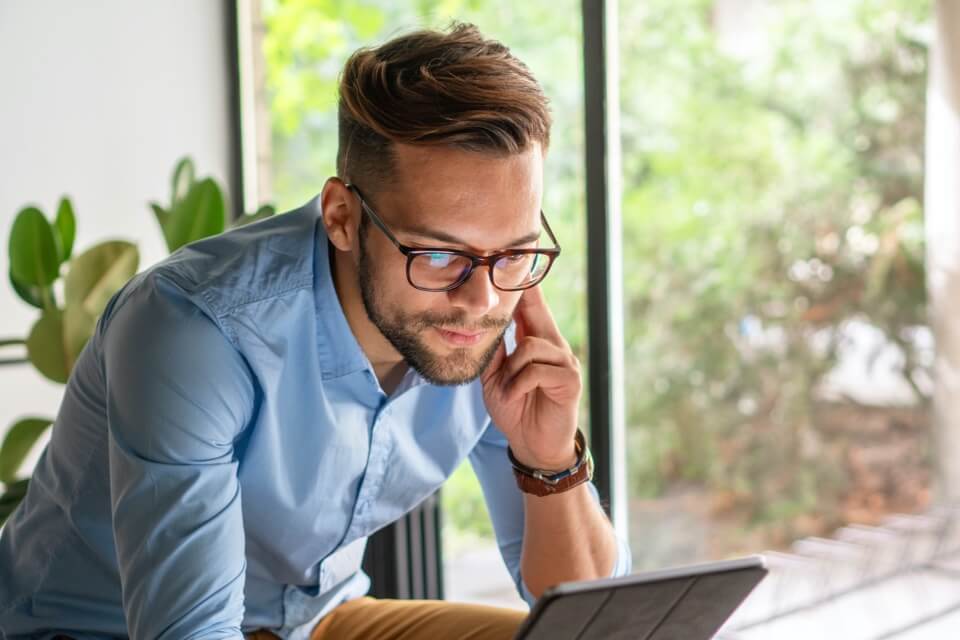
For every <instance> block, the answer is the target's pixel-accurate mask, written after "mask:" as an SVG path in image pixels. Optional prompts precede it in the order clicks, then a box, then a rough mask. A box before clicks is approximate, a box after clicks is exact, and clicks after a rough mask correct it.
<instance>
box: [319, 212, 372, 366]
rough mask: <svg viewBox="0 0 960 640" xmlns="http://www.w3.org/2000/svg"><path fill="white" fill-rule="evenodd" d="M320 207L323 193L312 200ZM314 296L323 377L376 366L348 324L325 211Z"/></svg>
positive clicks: (321, 220) (320, 220)
mask: <svg viewBox="0 0 960 640" xmlns="http://www.w3.org/2000/svg"><path fill="white" fill-rule="evenodd" d="M310 205H311V206H313V207H315V208H316V209H318V210H319V209H320V196H317V197H315V198H314V199H313V201H312V202H311V203H310ZM314 238H315V242H314V267H313V296H314V300H315V301H316V311H317V347H318V349H319V352H320V362H321V365H320V366H321V370H322V372H323V378H324V379H325V380H326V379H329V378H337V377H340V376H345V375H349V374H351V373H356V372H358V371H363V370H364V369H369V370H370V371H371V373H372V372H373V367H372V366H371V365H370V361H369V359H368V358H367V356H366V354H365V353H364V352H363V348H362V347H361V346H360V343H359V342H357V338H356V336H354V335H353V331H352V330H351V329H350V325H349V323H347V317H346V316H345V315H344V313H343V307H341V306H340V298H339V297H337V291H336V289H335V288H334V286H333V274H332V273H331V271H330V245H329V242H330V241H329V239H328V238H327V231H326V228H325V227H324V226H323V212H322V211H321V212H320V215H318V216H317V220H316V233H315V234H314Z"/></svg>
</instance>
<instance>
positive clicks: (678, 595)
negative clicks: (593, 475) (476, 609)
mask: <svg viewBox="0 0 960 640" xmlns="http://www.w3.org/2000/svg"><path fill="white" fill-rule="evenodd" d="M766 574H767V569H766V567H765V566H764V561H763V558H762V556H750V557H747V558H739V559H736V560H725V561H722V562H708V563H704V564H698V565H691V566H689V567H678V568H674V569H664V570H662V571H651V572H648V573H640V574H636V575H632V576H625V577H623V578H608V579H605V580H590V581H586V582H568V583H566V584H561V585H558V586H556V587H554V588H552V589H549V590H548V591H547V592H546V593H545V594H544V595H543V596H542V597H541V598H540V599H539V600H538V601H537V604H536V605H535V606H534V608H533V610H531V611H530V615H529V616H528V617H527V620H526V621H525V622H524V624H523V626H522V627H521V628H520V630H519V632H518V633H517V636H516V640H710V638H712V637H713V635H714V634H715V633H716V632H717V630H719V629H720V627H721V626H722V625H723V623H724V622H725V621H726V619H727V618H729V617H730V614H732V613H733V612H734V610H736V608H737V607H738V606H739V605H740V603H741V602H743V600H744V599H745V598H746V597H747V595H749V594H750V592H751V591H752V590H753V588H754V587H755V586H756V585H757V583H758V582H760V581H761V580H762V579H763V577H764V576H765V575H766Z"/></svg>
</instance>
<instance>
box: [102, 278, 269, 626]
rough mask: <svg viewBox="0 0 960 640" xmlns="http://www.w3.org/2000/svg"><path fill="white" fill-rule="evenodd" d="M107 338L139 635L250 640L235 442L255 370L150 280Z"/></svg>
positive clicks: (110, 412)
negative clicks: (245, 627)
mask: <svg viewBox="0 0 960 640" xmlns="http://www.w3.org/2000/svg"><path fill="white" fill-rule="evenodd" d="M104 326H105V333H104V334H103V339H102V349H103V356H104V378H105V384H106V389H107V421H108V430H109V434H108V436H109V464H110V499H111V506H112V512H113V523H112V524H113V532H114V538H115V540H116V547H117V557H118V561H119V570H120V580H121V583H122V587H123V606H124V612H125V615H126V619H127V626H128V630H129V633H130V637H131V638H164V639H165V638H177V639H181V640H182V639H186V638H199V637H203V638H242V634H241V631H240V625H241V621H242V618H243V585H244V571H245V568H246V561H245V557H244V537H243V523H242V520H241V511H240V487H239V482H238V478H237V460H236V457H235V455H234V450H233V444H234V441H235V439H236V438H237V436H238V435H239V433H240V432H241V430H242V429H243V426H244V425H246V424H247V422H248V421H249V419H250V416H251V413H252V398H253V383H252V380H251V376H250V373H249V371H248V369H247V368H246V366H245V364H244V362H243V361H242V359H241V358H240V356H239V355H238V354H237V353H236V351H235V350H234V349H233V348H232V347H231V345H230V344H229V342H228V341H227V339H226V338H225V337H224V336H223V334H222V333H221V332H220V330H219V329H218V328H217V327H216V326H215V325H214V324H213V322H212V321H211V320H210V319H209V318H207V317H206V316H205V315H204V314H203V313H202V312H201V311H200V310H199V309H198V308H197V307H196V306H194V305H193V304H192V303H190V302H189V301H187V300H186V299H184V298H183V297H182V295H181V294H180V292H179V290H177V289H176V287H174V286H173V285H171V284H169V283H167V282H165V281H164V280H162V279H160V278H158V277H156V276H154V277H152V278H148V279H145V280H144V281H142V282H141V283H139V286H138V287H137V288H136V289H134V290H133V291H131V292H130V294H129V296H128V297H127V298H126V299H124V300H122V301H121V302H120V303H119V307H118V308H117V309H116V310H113V311H112V313H111V317H110V319H109V321H108V323H105V325H104Z"/></svg>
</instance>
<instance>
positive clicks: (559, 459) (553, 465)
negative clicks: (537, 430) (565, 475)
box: [510, 441, 580, 474]
mask: <svg viewBox="0 0 960 640" xmlns="http://www.w3.org/2000/svg"><path fill="white" fill-rule="evenodd" d="M510 452H511V453H512V454H513V459H514V460H515V461H516V462H519V463H520V464H521V465H522V466H524V467H529V468H531V469H536V470H538V471H543V472H546V473H551V474H552V473H559V472H561V471H564V470H565V469H569V468H570V467H572V466H574V465H576V464H577V460H579V458H580V455H579V453H578V451H577V447H576V445H575V443H574V442H573V441H571V442H570V446H569V447H568V448H567V451H565V452H564V453H561V454H560V455H559V456H554V457H551V458H543V457H537V456H534V455H533V454H531V453H529V452H526V451H522V450H521V451H518V450H517V449H514V448H513V447H510Z"/></svg>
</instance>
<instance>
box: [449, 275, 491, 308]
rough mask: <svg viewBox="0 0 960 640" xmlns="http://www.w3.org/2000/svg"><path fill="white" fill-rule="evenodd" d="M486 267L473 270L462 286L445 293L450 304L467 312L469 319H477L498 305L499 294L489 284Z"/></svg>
mask: <svg viewBox="0 0 960 640" xmlns="http://www.w3.org/2000/svg"><path fill="white" fill-rule="evenodd" d="M486 269H489V267H487V266H480V267H477V268H476V269H474V271H473V273H471V274H470V276H469V277H468V278H467V281H466V282H464V283H463V284H462V285H460V286H459V287H457V288H456V289H453V290H452V291H448V292H447V297H448V298H449V300H450V302H451V304H453V306H455V307H459V308H461V309H463V310H464V311H466V312H467V314H468V315H469V316H470V317H479V316H482V315H485V314H486V313H488V312H489V311H490V310H491V309H494V308H495V307H496V306H497V305H498V304H500V292H499V290H498V289H497V288H496V287H494V286H493V283H492V282H490V275H489V273H486V272H485V270H486Z"/></svg>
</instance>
